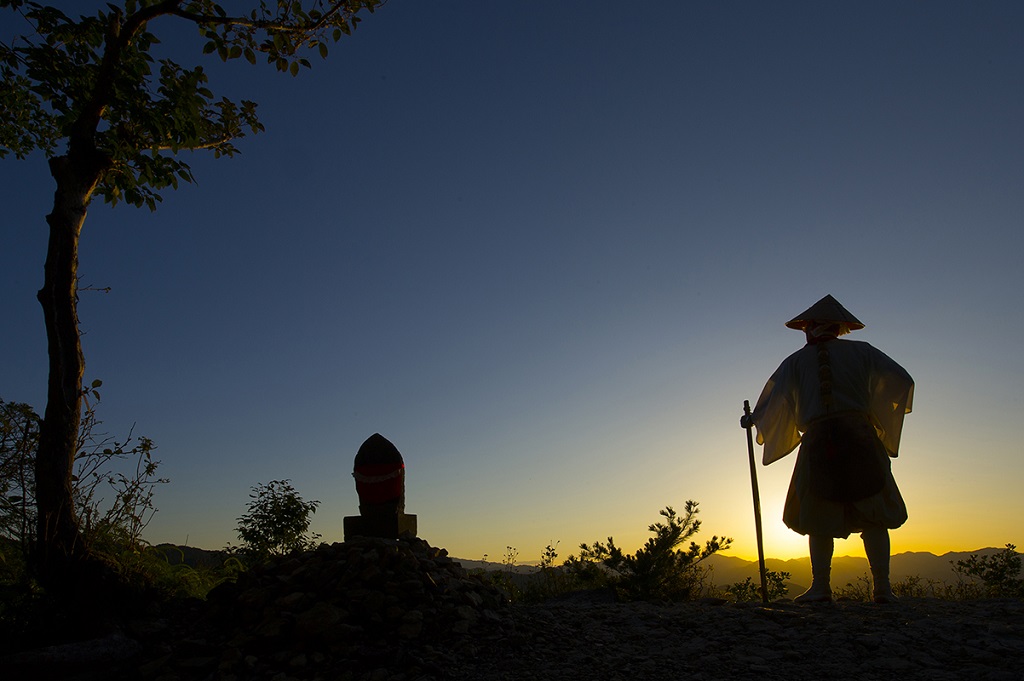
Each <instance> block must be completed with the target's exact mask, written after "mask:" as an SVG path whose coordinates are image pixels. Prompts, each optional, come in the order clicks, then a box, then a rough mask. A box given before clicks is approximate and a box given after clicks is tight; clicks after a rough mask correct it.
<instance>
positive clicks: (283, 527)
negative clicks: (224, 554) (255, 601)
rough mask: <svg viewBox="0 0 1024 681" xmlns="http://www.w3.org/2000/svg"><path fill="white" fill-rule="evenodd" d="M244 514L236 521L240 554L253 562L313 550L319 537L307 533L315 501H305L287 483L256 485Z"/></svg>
mask: <svg viewBox="0 0 1024 681" xmlns="http://www.w3.org/2000/svg"><path fill="white" fill-rule="evenodd" d="M249 498H250V499H252V501H250V502H249V503H248V505H247V506H246V513H245V514H244V515H242V517H240V518H239V519H238V527H237V528H236V530H237V532H238V538H239V539H241V541H242V547H241V552H242V554H243V555H245V556H247V557H248V558H250V559H253V560H262V559H264V558H267V557H269V556H279V555H283V554H286V553H291V552H292V551H303V550H306V549H311V548H314V547H315V546H316V544H317V541H318V540H319V539H320V535H319V534H315V533H310V532H309V523H310V516H311V515H312V514H313V513H315V512H316V508H317V506H319V505H320V502H319V501H305V500H304V499H303V498H302V497H301V496H299V493H298V492H296V491H295V488H294V487H292V485H291V481H289V480H271V481H270V482H268V483H267V484H265V485H264V484H262V483H260V484H257V485H255V486H254V487H253V488H252V493H251V494H250V495H249Z"/></svg>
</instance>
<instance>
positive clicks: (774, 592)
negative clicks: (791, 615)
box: [725, 570, 792, 603]
mask: <svg viewBox="0 0 1024 681" xmlns="http://www.w3.org/2000/svg"><path fill="white" fill-rule="evenodd" d="M764 577H765V586H766V587H767V589H766V590H767V591H768V600H769V601H774V600H775V599H777V598H785V597H786V595H787V594H788V593H789V587H788V586H786V582H787V581H789V580H790V579H791V578H792V575H791V574H789V573H788V572H775V571H774V570H765V574H764ZM725 593H727V594H729V595H730V596H732V598H733V599H734V600H735V601H736V602H737V603H745V602H747V601H760V600H761V584H760V582H757V583H755V582H754V580H753V578H751V577H747V578H746V579H745V580H744V581H742V582H736V583H735V584H730V585H729V586H727V587H725Z"/></svg>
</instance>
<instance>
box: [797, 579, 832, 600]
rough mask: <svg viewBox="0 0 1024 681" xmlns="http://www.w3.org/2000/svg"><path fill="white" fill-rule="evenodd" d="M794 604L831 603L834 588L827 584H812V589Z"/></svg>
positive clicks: (799, 597) (798, 597) (801, 595)
mask: <svg viewBox="0 0 1024 681" xmlns="http://www.w3.org/2000/svg"><path fill="white" fill-rule="evenodd" d="M793 602H794V603H831V602H832V588H831V587H829V586H828V585H827V584H826V585H825V586H820V585H816V584H813V583H812V584H811V588H810V589H808V590H807V591H805V592H803V593H802V594H800V595H799V596H797V597H796V598H794V599H793Z"/></svg>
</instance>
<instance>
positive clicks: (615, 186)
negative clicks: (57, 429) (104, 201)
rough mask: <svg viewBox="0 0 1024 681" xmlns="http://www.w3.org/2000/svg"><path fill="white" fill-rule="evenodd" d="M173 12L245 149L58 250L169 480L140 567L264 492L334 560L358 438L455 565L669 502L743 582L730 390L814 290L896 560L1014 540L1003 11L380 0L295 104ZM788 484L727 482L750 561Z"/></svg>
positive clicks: (30, 393)
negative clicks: (888, 407) (874, 423)
mask: <svg viewBox="0 0 1024 681" xmlns="http://www.w3.org/2000/svg"><path fill="white" fill-rule="evenodd" d="M68 4H70V5H71V6H72V7H74V8H76V9H77V8H84V7H85V4H86V3H83V2H75V3H65V5H68ZM90 4H93V3H90ZM94 4H95V6H100V5H101V4H102V3H94ZM4 21H5V25H4V28H3V29H2V30H3V31H4V34H5V38H6V37H7V34H8V32H9V31H11V30H12V29H11V27H9V26H8V24H7V19H5V20H4ZM174 23H175V22H174V21H173V20H164V21H161V22H156V23H154V24H152V25H151V28H152V29H153V30H154V31H155V32H156V33H157V34H158V35H161V36H164V38H165V40H164V47H165V48H166V49H168V50H171V51H172V52H174V53H175V54H176V55H177V56H178V58H179V59H181V60H182V61H183V62H184V63H188V64H191V63H194V62H196V61H200V62H201V63H204V65H206V66H207V67H208V69H209V71H210V73H211V77H212V85H213V88H214V90H215V91H216V92H218V93H223V94H226V95H230V96H233V97H246V98H251V99H254V100H256V101H258V102H259V103H260V112H261V116H262V120H263V122H264V123H265V125H266V127H267V132H266V133H264V134H260V135H258V136H255V137H251V138H247V139H245V140H242V141H241V142H240V144H239V147H240V148H241V150H242V152H243V153H242V154H241V155H240V156H237V157H235V158H233V159H221V160H214V159H213V158H212V157H210V156H208V155H202V154H196V155H195V156H194V158H193V159H192V160H191V161H190V162H191V163H192V164H193V169H194V171H195V175H196V176H197V178H198V180H199V183H198V185H196V186H186V187H184V188H183V189H181V190H179V191H177V192H171V193H168V194H166V195H165V201H164V203H163V204H162V205H161V206H160V208H159V209H158V210H157V212H155V213H150V212H148V211H146V210H137V209H133V208H130V207H123V206H119V207H117V208H115V209H110V208H109V207H107V206H104V205H99V204H97V205H94V206H93V207H92V210H91V211H90V214H89V217H88V220H87V223H86V226H85V230H84V233H83V237H82V245H81V254H80V274H81V276H82V284H83V285H89V286H95V287H105V286H109V287H111V289H112V290H111V292H110V293H109V294H103V293H98V292H83V294H82V299H81V304H80V310H79V312H80V317H81V328H82V331H83V332H84V334H85V336H84V339H83V343H84V348H85V353H86V361H87V369H86V379H87V381H91V380H92V379H94V378H99V379H101V380H102V381H103V391H102V392H103V403H102V406H101V413H100V416H101V418H102V420H103V421H104V422H105V423H104V425H105V427H106V430H109V431H110V432H111V433H112V434H123V433H124V432H126V431H127V430H128V428H129V427H131V425H132V424H133V423H134V424H136V426H135V432H136V433H137V434H142V435H146V436H148V437H151V438H153V439H154V440H155V441H156V443H157V445H158V446H159V449H158V451H157V454H158V457H157V458H159V459H160V460H161V461H162V465H161V468H160V470H161V472H162V473H163V474H164V475H166V476H167V477H169V478H170V479H171V483H170V484H169V485H165V486H163V487H161V488H160V489H159V491H158V492H157V496H156V504H157V506H158V507H159V509H160V511H159V513H158V514H157V515H156V517H155V519H154V520H153V522H152V523H151V525H150V526H149V528H148V530H147V534H146V537H147V538H148V539H149V540H150V541H152V542H154V543H156V542H163V541H170V542H175V543H186V542H187V543H188V544H190V545H193V546H200V547H203V548H211V549H212V548H221V547H223V546H225V545H226V544H227V543H228V542H235V543H237V538H236V535H235V532H234V528H235V526H236V518H237V517H238V516H239V515H241V514H242V513H243V512H244V510H245V504H246V502H247V501H248V493H249V490H250V487H251V486H253V485H255V484H256V483H259V482H266V481H269V480H272V479H280V478H290V479H291V480H292V482H293V484H294V485H295V487H296V488H297V489H298V490H299V492H300V493H301V494H302V495H303V496H305V497H306V498H307V499H318V500H320V501H321V506H320V508H319V510H318V511H317V513H316V515H315V516H314V529H315V530H316V531H318V532H320V533H321V534H322V535H323V537H324V539H325V540H327V541H341V539H342V529H341V528H342V517H343V516H346V515H356V514H357V513H358V509H357V505H358V500H357V497H356V494H355V486H354V483H353V480H352V477H351V470H352V462H353V458H354V456H355V453H356V450H357V449H358V447H359V445H360V444H361V443H362V441H363V440H364V439H366V438H367V437H369V436H370V435H372V434H373V433H375V432H380V433H381V434H383V435H384V436H385V437H387V438H389V439H390V440H391V441H392V442H394V443H395V445H396V446H397V447H398V448H399V449H400V450H401V452H402V454H403V455H404V457H405V461H406V466H407V471H408V473H407V504H406V506H407V510H408V512H410V513H415V514H417V515H418V517H419V534H420V536H421V537H423V538H424V539H426V540H427V541H428V542H430V543H431V544H432V545H434V546H440V547H444V548H447V549H448V550H449V552H450V553H452V554H453V555H455V556H458V557H462V558H466V559H480V558H482V557H483V556H484V555H487V556H488V557H489V559H491V560H500V558H501V556H502V554H503V553H504V552H505V547H506V546H513V547H516V549H517V550H518V552H519V559H520V560H521V561H523V562H527V561H533V560H537V559H539V557H540V554H541V551H542V549H543V548H544V546H545V545H546V544H548V543H549V542H552V543H553V542H559V546H558V553H559V555H560V557H562V558H564V557H565V556H566V555H568V554H569V553H573V552H576V551H577V546H578V544H579V543H580V542H591V541H594V540H596V539H604V538H606V537H607V536H609V535H612V536H614V537H615V540H616V543H617V544H619V545H621V546H622V547H623V548H625V549H627V550H634V549H636V548H638V547H639V545H640V544H641V543H642V542H643V541H645V540H646V538H647V536H649V533H648V532H647V526H648V525H649V524H650V523H652V522H655V521H656V520H658V519H659V516H658V511H659V510H660V509H662V508H663V507H665V506H666V505H673V506H675V507H676V508H677V509H681V508H682V507H683V505H684V503H685V501H686V500H687V499H694V500H696V501H698V502H700V508H701V516H700V518H701V519H702V521H703V530H702V532H701V534H700V535H698V537H697V539H698V540H700V541H703V540H704V539H707V538H709V537H710V536H711V535H712V534H719V535H722V534H725V535H729V536H731V537H733V538H734V540H735V541H734V544H733V548H732V549H731V550H730V552H729V553H730V554H731V555H737V556H741V557H746V558H752V557H755V556H756V545H755V539H754V524H753V511H752V503H751V491H750V477H749V470H748V464H747V452H746V443H745V438H744V433H743V431H742V430H741V429H740V428H739V426H738V419H739V417H740V415H741V413H742V404H743V400H744V399H749V400H751V401H752V402H753V401H754V400H755V399H756V398H757V395H758V393H759V392H760V390H761V387H762V386H763V384H764V381H765V380H766V379H767V377H768V376H769V375H770V374H771V372H772V371H774V369H775V367H776V366H777V365H778V364H779V362H781V361H782V359H783V358H784V357H786V356H787V355H788V354H789V353H791V352H793V351H794V350H796V349H797V348H799V347H800V346H801V345H802V343H803V338H802V335H801V334H799V333H798V332H794V331H791V330H789V329H786V328H785V327H784V326H783V324H784V322H785V321H786V320H788V319H789V318H791V317H792V316H793V315H795V314H797V313H799V312H801V311H802V310H804V309H805V308H806V307H808V306H809V305H810V304H811V303H813V302H814V301H816V300H817V299H818V298H820V297H821V296H823V295H825V294H826V293H831V294H832V295H834V296H835V297H836V298H838V299H839V300H840V301H841V302H842V303H843V304H844V305H845V306H846V307H847V308H848V309H849V310H850V311H851V312H852V313H853V314H855V315H856V316H857V317H859V318H860V319H861V320H862V321H864V322H865V323H866V325H867V328H866V329H864V330H863V331H860V332H857V333H856V334H854V335H853V336H852V337H853V338H856V339H859V340H864V341H868V342H869V343H872V344H874V345H876V347H879V348H880V349H882V350H883V351H884V352H886V353H887V354H889V355H890V356H892V357H893V358H894V359H896V360H897V361H899V362H900V363H901V364H903V366H905V367H906V368H907V370H908V371H909V372H910V373H911V374H912V375H913V376H914V378H915V380H916V382H917V389H916V395H915V405H914V407H915V409H914V413H913V414H911V415H909V416H908V418H907V422H906V427H905V429H904V434H903V446H902V450H901V453H900V457H899V458H898V459H897V460H896V461H895V462H894V473H895V476H896V479H897V481H898V482H899V484H900V487H901V489H902V491H903V494H904V496H905V498H906V501H907V505H908V507H909V510H910V520H909V521H908V522H907V524H906V525H905V526H904V527H903V528H901V529H899V530H897V531H895V532H894V533H893V535H892V542H893V551H894V552H900V551H907V550H927V551H932V552H935V553H943V552H946V551H950V550H973V549H978V548H981V547H985V546H997V547H998V546H1002V545H1004V544H1006V543H1007V542H1012V543H1015V544H1017V545H1024V536H1022V534H1021V522H1020V520H1021V518H1022V517H1024V490H1022V488H1021V481H1022V478H1024V456H1022V455H1024V451H1022V445H1021V436H1020V433H1019V431H1020V420H1021V418H1020V414H1021V413H1022V411H1024V410H1022V406H1024V405H1022V402H1024V400H1022V388H1024V358H1022V353H1021V350H1020V348H1021V337H1022V335H1024V321H1022V314H1021V313H1022V305H1021V285H1022V283H1024V274H1022V268H1021V265H1020V262H1019V261H1020V259H1021V254H1022V253H1024V234H1022V222H1024V125H1022V124H1021V122H1022V121H1024V48H1022V46H1021V41H1020V36H1021V35H1024V4H1021V3H1018V2H928V3H921V2H914V3H911V2H902V3H892V2H830V3H819V2H772V3H762V2H670V1H668V0H663V1H660V2H652V3H644V4H642V5H636V6H634V7H633V8H632V9H627V7H626V5H623V3H621V2H604V1H597V0H587V1H582V0H577V1H565V2H549V1H543V2H540V1H538V2H518V3H509V2H497V1H480V2H457V3H448V4H445V5H438V4H437V3H425V2H409V1H407V0H406V1H402V0H391V1H390V2H389V3H388V4H387V5H386V6H385V7H383V8H382V9H381V10H379V11H378V12H377V13H376V14H375V15H372V16H368V17H367V18H366V20H365V21H364V22H363V23H362V24H361V26H360V28H359V30H358V31H357V32H356V34H355V35H354V36H352V37H351V38H348V39H345V40H343V41H342V42H341V43H339V44H337V45H334V46H333V47H332V51H331V55H330V57H329V58H328V60H327V61H326V62H320V61H318V60H317V61H315V62H314V66H313V69H312V70H311V71H306V72H304V73H302V74H301V75H300V76H299V77H298V78H296V79H293V78H291V77H288V76H282V75H279V74H278V73H276V71H274V70H273V69H272V68H269V67H263V66H262V65H259V66H258V67H252V66H249V65H248V64H246V63H244V62H241V63H232V64H229V65H226V66H225V65H221V64H220V62H219V61H217V60H216V59H209V58H206V59H204V58H203V57H201V56H199V54H198V48H196V47H195V46H196V45H198V44H199V43H198V42H197V41H196V39H194V38H193V37H192V34H191V32H187V33H185V32H182V30H181V29H180V27H179V28H175V27H174ZM165 29H166V30H165ZM189 46H192V48H193V49H191V51H190V50H189ZM190 55H196V56H195V57H194V58H193V57H192V56H190ZM0 181H2V185H3V187H4V191H3V195H4V198H5V200H4V210H3V213H2V215H3V217H2V225H3V228H2V247H0V290H2V291H3V296H2V298H0V319H2V320H3V322H2V324H3V333H2V334H0V338H2V341H0V343H2V347H0V349H2V357H3V360H2V370H0V396H2V397H3V398H4V399H6V400H13V401H23V402H29V403H31V404H33V405H35V406H36V407H37V409H38V410H39V411H40V413H41V412H42V409H43V405H44V398H45V380H46V355H45V349H46V345H45V336H44V330H43V321H42V315H41V311H40V308H39V305H38V303H37V302H36V300H35V292H36V290H37V289H38V288H39V286H40V285H41V283H42V265H43V259H44V256H45V250H46V238H47V228H46V224H45V222H44V219H43V218H44V216H45V215H46V213H47V212H49V208H50V202H51V200H52V193H53V181H52V180H51V179H50V177H49V175H48V173H47V170H46V165H45V161H44V159H43V158H42V157H40V156H36V157H33V158H31V159H30V160H28V161H25V162H18V161H15V160H14V159H13V158H7V159H4V160H3V161H0ZM758 456H760V452H759V451H758ZM794 458H795V457H793V456H790V457H787V458H785V459H783V460H782V461H780V462H778V463H775V464H773V465H772V466H769V467H762V466H760V465H759V466H758V474H759V482H760V492H761V500H762V507H763V517H764V526H765V549H766V553H767V554H768V555H769V556H772V557H779V558H790V557H795V556H800V555H806V540H805V539H804V538H803V537H800V536H799V535H796V534H795V533H793V532H791V531H789V530H788V529H787V528H786V527H785V526H784V525H783V524H782V521H781V515H782V510H781V508H782V503H783V500H784V497H785V493H786V488H787V486H788V481H789V476H790V473H791V471H792V466H793V463H794ZM837 554H840V555H841V554H851V555H863V551H862V547H861V546H860V541H859V540H858V539H856V537H854V538H852V539H851V540H849V541H846V542H838V543H837Z"/></svg>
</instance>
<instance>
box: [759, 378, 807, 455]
mask: <svg viewBox="0 0 1024 681" xmlns="http://www.w3.org/2000/svg"><path fill="white" fill-rule="evenodd" d="M789 364H790V363H789V362H783V364H782V366H780V367H779V368H778V369H777V370H776V372H775V373H774V374H773V375H772V377H771V378H769V379H768V383H766V384H765V386H764V390H762V391H761V396H760V397H758V398H757V406H755V407H754V411H753V413H752V414H751V417H752V419H753V421H754V425H755V426H756V427H757V442H758V444H763V445H764V454H763V455H762V458H761V461H762V463H763V464H764V465H766V466H767V465H768V464H770V463H772V462H774V461H778V460H779V459H781V458H782V457H784V456H786V455H787V454H789V453H790V452H791V451H793V450H794V449H796V446H797V445H798V444H800V431H799V430H798V429H797V423H796V404H795V402H794V400H793V389H792V379H793V377H792V376H791V372H790V371H788V368H789Z"/></svg>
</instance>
